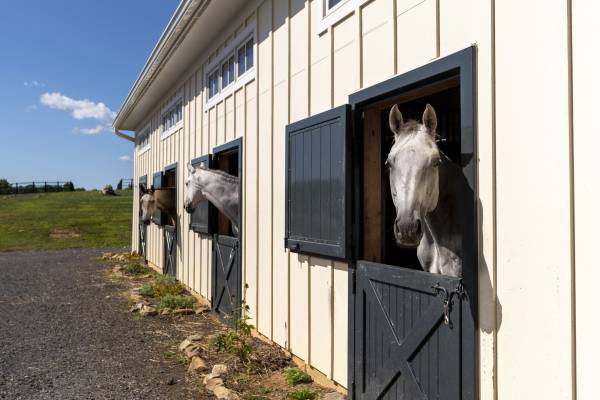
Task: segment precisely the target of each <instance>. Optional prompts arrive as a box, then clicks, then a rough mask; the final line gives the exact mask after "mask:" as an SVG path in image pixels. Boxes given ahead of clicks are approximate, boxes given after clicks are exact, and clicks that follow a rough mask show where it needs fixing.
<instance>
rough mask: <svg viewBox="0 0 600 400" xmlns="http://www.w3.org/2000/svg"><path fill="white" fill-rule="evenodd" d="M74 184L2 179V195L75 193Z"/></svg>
mask: <svg viewBox="0 0 600 400" xmlns="http://www.w3.org/2000/svg"><path fill="white" fill-rule="evenodd" d="M75 190H77V191H80V190H85V189H83V188H77V189H75V186H74V185H73V182H71V181H66V182H60V181H56V182H48V181H45V182H16V183H10V182H8V180H6V179H0V194H22V193H48V192H74V191H75Z"/></svg>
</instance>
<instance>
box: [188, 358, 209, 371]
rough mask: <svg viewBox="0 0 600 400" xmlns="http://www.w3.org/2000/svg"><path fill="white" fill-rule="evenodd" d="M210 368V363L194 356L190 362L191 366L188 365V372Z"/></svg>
mask: <svg viewBox="0 0 600 400" xmlns="http://www.w3.org/2000/svg"><path fill="white" fill-rule="evenodd" d="M205 369H208V365H206V361H204V360H203V359H202V358H200V357H198V356H194V357H192V361H191V362H190V366H189V367H188V372H193V371H199V370H200V371H203V370H205Z"/></svg>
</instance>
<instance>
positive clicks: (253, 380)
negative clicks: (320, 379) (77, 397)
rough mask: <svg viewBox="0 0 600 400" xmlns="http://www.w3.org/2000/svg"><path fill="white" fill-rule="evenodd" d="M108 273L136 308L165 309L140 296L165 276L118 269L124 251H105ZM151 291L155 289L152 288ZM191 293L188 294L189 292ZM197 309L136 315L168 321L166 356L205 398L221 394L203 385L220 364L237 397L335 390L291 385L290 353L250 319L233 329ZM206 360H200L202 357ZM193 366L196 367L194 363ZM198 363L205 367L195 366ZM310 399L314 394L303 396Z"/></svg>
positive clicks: (135, 315)
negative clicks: (260, 332) (259, 333)
mask: <svg viewBox="0 0 600 400" xmlns="http://www.w3.org/2000/svg"><path fill="white" fill-rule="evenodd" d="M104 258H105V259H106V260H107V261H108V262H107V269H106V271H107V275H106V276H107V277H109V279H110V280H111V281H117V282H119V284H120V285H122V288H123V289H125V290H123V291H122V292H121V296H123V297H124V298H126V299H127V301H128V303H129V305H131V306H132V308H131V309H130V310H134V309H135V307H136V305H137V304H140V302H143V301H146V302H148V303H147V304H148V306H149V307H154V308H159V306H158V301H157V299H156V298H152V297H151V296H144V295H140V294H139V293H140V292H141V293H145V292H146V290H144V289H143V288H147V287H152V285H153V282H155V281H156V280H157V279H158V280H159V281H160V280H161V279H164V278H163V277H160V276H157V275H156V274H146V275H134V274H127V273H126V272H122V271H124V270H121V271H117V272H115V262H118V261H115V260H119V259H120V260H123V258H124V257H119V256H118V255H117V256H115V255H105V257H104ZM148 292H150V291H148ZM186 294H188V293H183V295H186ZM194 308H195V313H194V314H192V315H190V314H188V313H185V314H176V313H175V311H174V310H167V311H166V312H164V310H163V311H161V310H160V308H159V312H158V313H157V314H156V315H152V316H144V317H142V316H141V314H140V311H139V310H134V312H132V313H131V315H132V316H133V318H139V319H140V320H141V321H142V322H145V321H148V323H149V324H152V323H153V322H154V321H157V320H160V321H162V322H164V323H166V324H167V325H168V328H167V329H166V330H161V331H160V332H156V333H157V334H158V335H160V336H161V337H162V338H163V357H164V358H165V359H167V360H171V361H172V362H173V363H175V364H178V365H179V368H181V370H182V371H186V370H188V367H189V370H188V371H187V373H186V380H189V382H193V384H194V385H195V386H196V387H197V388H198V395H199V398H206V399H214V398H215V393H216V392H215V393H213V390H211V389H210V388H207V386H205V385H204V384H203V380H204V379H205V377H206V376H207V375H209V374H210V373H211V370H212V369H213V367H214V366H215V365H225V366H226V367H227V368H226V369H227V371H226V372H225V373H223V374H222V375H220V376H219V378H220V379H222V381H223V382H222V384H223V386H224V387H226V388H227V389H228V390H230V391H231V392H232V393H233V396H234V397H233V398H239V399H248V400H261V399H294V398H295V397H293V396H294V393H297V392H299V391H304V392H306V393H312V395H313V396H314V397H313V398H314V399H318V398H320V397H322V395H323V394H325V393H329V392H331V390H330V389H326V388H323V387H321V386H319V385H317V384H315V383H313V382H302V383H298V384H291V383H289V381H288V380H287V379H286V374H285V372H286V370H287V369H289V368H294V367H295V365H294V364H293V362H292V361H291V356H290V354H289V353H287V352H285V351H284V350H283V349H282V348H280V347H279V346H277V345H273V344H270V343H267V342H265V341H263V340H261V339H259V338H257V337H255V336H252V335H251V334H250V331H251V330H252V328H253V327H252V326H251V325H250V322H251V321H249V320H244V319H240V320H239V321H237V323H238V325H239V327H240V329H238V330H237V331H236V330H233V329H231V328H229V327H228V326H227V325H226V324H224V323H223V321H222V320H221V319H220V318H219V317H218V316H215V315H214V314H212V313H210V312H209V310H208V308H207V305H205V304H201V303H198V304H196V305H195V307H194ZM198 359H200V360H198ZM190 364H192V367H190ZM194 364H198V365H202V367H201V368H193V365H194ZM300 398H301V399H309V397H300Z"/></svg>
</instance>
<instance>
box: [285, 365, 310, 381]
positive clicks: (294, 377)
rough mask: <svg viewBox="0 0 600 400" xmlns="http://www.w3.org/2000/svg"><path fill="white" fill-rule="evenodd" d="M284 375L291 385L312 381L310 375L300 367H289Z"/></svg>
mask: <svg viewBox="0 0 600 400" xmlns="http://www.w3.org/2000/svg"><path fill="white" fill-rule="evenodd" d="M284 375H285V380H286V381H287V383H288V384H290V385H297V384H299V383H310V382H312V378H311V377H310V375H309V374H307V373H306V372H304V371H302V370H301V369H300V368H288V369H286V370H285V372H284Z"/></svg>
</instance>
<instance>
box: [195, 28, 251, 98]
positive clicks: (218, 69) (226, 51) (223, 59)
mask: <svg viewBox="0 0 600 400" xmlns="http://www.w3.org/2000/svg"><path fill="white" fill-rule="evenodd" d="M248 36H250V37H248ZM239 37H240V38H243V40H237V41H232V42H231V43H230V44H229V45H228V46H226V47H225V48H222V49H221V50H220V51H219V54H222V56H220V57H219V56H217V57H216V58H215V59H214V60H213V61H211V62H210V63H208V64H207V65H206V66H205V68H206V71H207V74H206V75H205V85H206V100H205V101H206V103H207V104H208V107H210V105H212V104H215V103H216V102H218V101H220V100H219V99H220V98H221V97H222V96H226V95H228V94H229V93H230V92H232V91H233V90H236V89H237V88H239V87H240V85H243V84H245V83H246V82H248V81H249V80H251V79H252V78H253V74H251V73H250V72H251V71H254V53H255V50H254V46H255V42H256V41H255V39H254V33H253V29H252V28H251V27H248V28H247V29H246V30H245V31H244V32H242V33H240V35H239Z"/></svg>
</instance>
